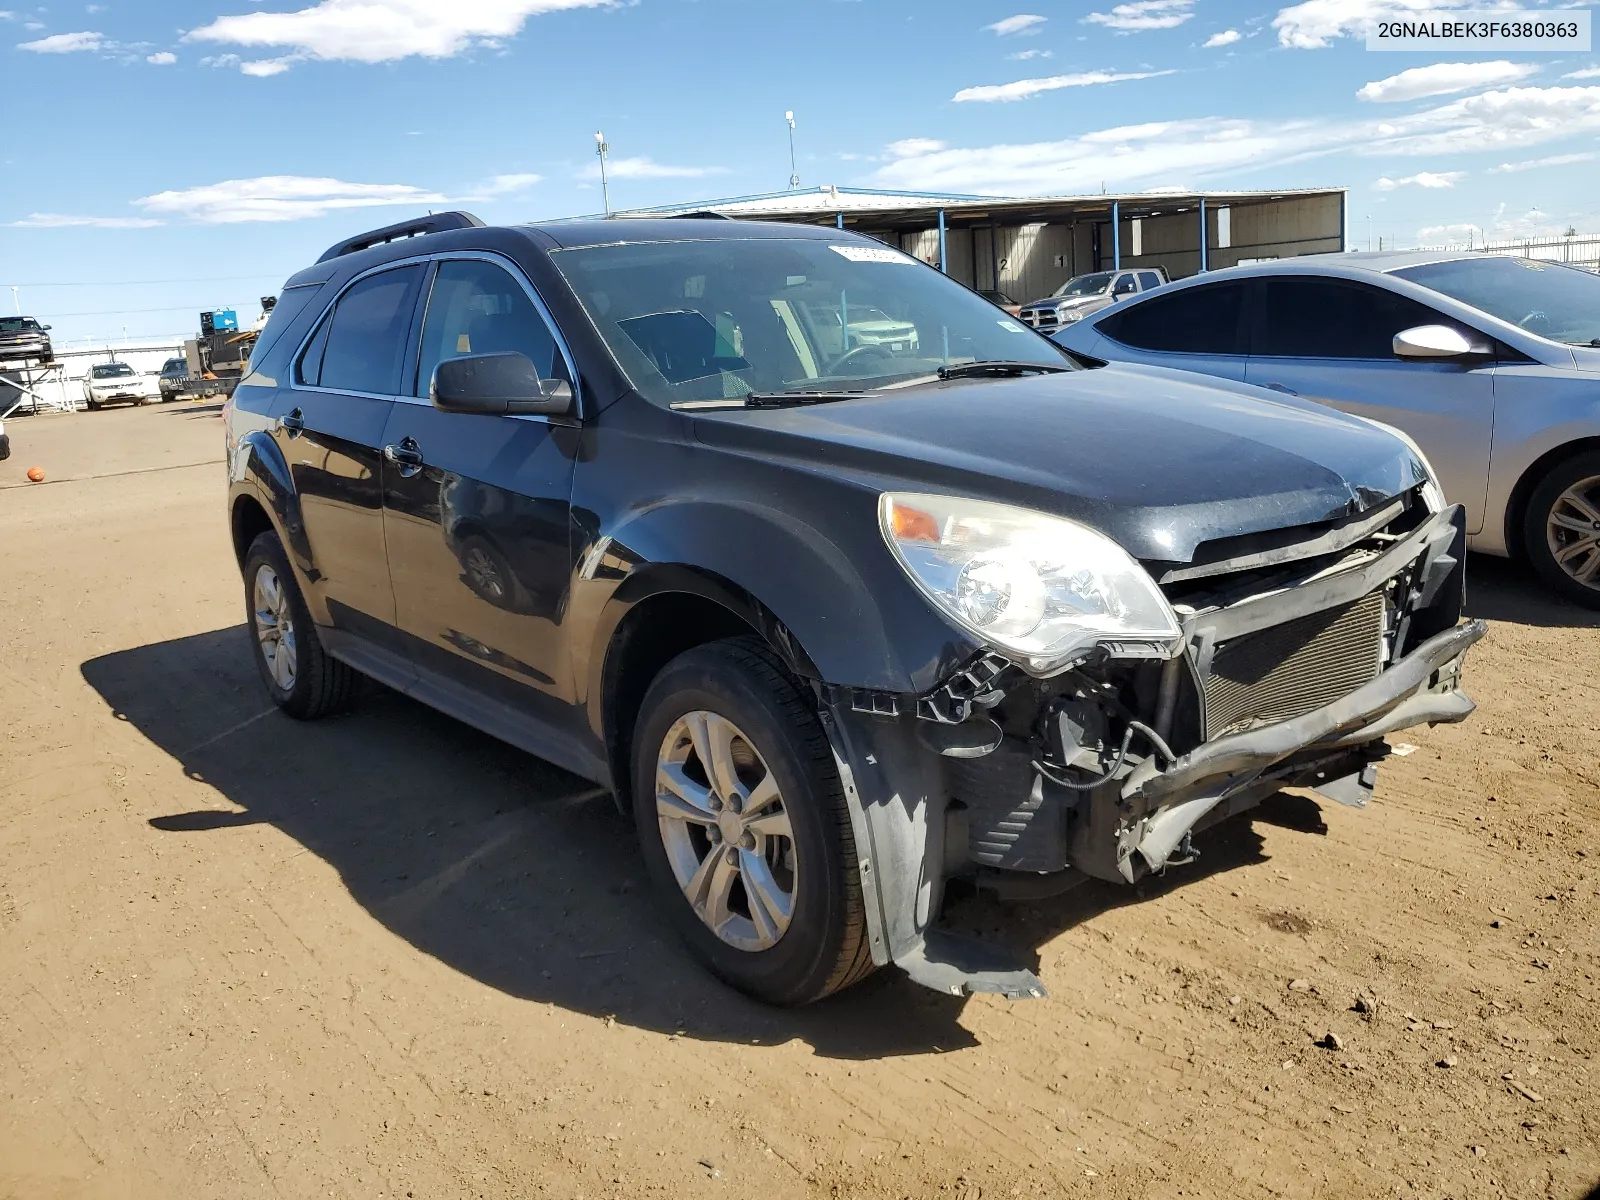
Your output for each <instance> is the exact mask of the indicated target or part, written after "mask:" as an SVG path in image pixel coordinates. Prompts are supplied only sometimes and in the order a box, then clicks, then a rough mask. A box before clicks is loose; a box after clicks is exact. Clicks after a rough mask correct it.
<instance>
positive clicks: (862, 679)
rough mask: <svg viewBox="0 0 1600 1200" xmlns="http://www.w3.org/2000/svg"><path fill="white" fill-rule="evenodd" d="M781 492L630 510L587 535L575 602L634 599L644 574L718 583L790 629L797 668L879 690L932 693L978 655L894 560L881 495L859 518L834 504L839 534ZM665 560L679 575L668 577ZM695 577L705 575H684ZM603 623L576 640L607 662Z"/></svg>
mask: <svg viewBox="0 0 1600 1200" xmlns="http://www.w3.org/2000/svg"><path fill="white" fill-rule="evenodd" d="M782 499H783V497H782V496H781V494H780V495H774V496H773V497H771V499H770V500H766V501H761V500H746V499H742V498H740V499H736V498H723V497H717V498H707V499H690V500H665V501H660V502H658V503H656V504H654V505H651V506H649V507H644V508H641V509H639V510H636V511H635V512H632V513H630V514H628V515H627V516H626V517H625V518H623V519H621V520H618V521H617V522H616V523H615V524H614V526H613V527H612V528H611V529H610V530H609V531H608V532H607V533H605V534H602V535H599V536H591V537H589V538H588V539H586V540H585V543H584V545H583V548H582V550H581V551H580V553H579V556H578V557H579V570H578V578H577V580H576V581H575V587H574V599H575V601H576V602H577V603H575V605H574V607H575V608H576V609H579V610H588V611H591V612H596V613H603V612H605V610H607V609H609V608H612V607H613V605H615V604H619V603H620V604H623V605H627V606H631V605H629V604H628V599H627V598H628V595H629V593H628V592H625V591H624V590H623V589H624V587H625V585H627V584H628V582H629V580H631V579H633V578H634V577H636V576H637V577H640V578H644V579H649V580H652V581H655V582H654V583H651V584H645V583H634V584H632V585H631V586H632V587H636V588H638V587H653V586H659V584H660V582H661V581H664V580H669V579H670V580H675V581H677V583H678V585H680V586H683V587H685V588H687V589H688V590H698V589H699V588H701V587H712V588H713V591H715V593H716V594H713V595H710V596H709V598H711V599H716V600H718V601H719V602H721V603H724V604H727V605H729V606H730V607H733V608H734V611H736V612H740V613H741V615H744V614H745V612H746V611H748V612H749V613H751V614H752V616H753V618H754V619H752V616H747V617H746V619H747V620H750V622H751V623H752V624H753V625H755V627H756V628H763V625H762V622H765V623H766V624H767V625H768V626H770V627H771V628H773V629H774V630H781V631H783V633H782V636H783V637H784V638H786V639H787V640H788V647H787V648H786V646H785V645H783V644H779V643H776V642H775V643H774V644H775V645H776V646H777V648H778V650H779V651H780V653H785V654H790V655H792V658H793V661H794V665H795V669H796V670H797V671H798V673H800V674H803V675H806V676H809V677H811V678H813V679H816V680H819V681H821V682H826V683H832V684H838V685H842V686H847V687H855V688H863V689H871V690H875V691H888V692H902V693H905V692H923V691H926V690H928V689H929V688H931V687H933V686H934V685H935V684H937V683H938V682H939V680H940V679H941V678H943V677H944V675H946V674H948V673H949V672H950V671H951V670H953V669H955V667H956V666H958V665H959V664H961V663H963V662H965V661H967V660H968V659H970V658H971V657H972V655H973V654H974V653H976V652H977V650H978V646H977V644H976V643H975V642H973V641H970V640H968V639H966V638H965V637H964V636H963V635H962V634H961V633H960V632H959V631H958V630H956V629H955V627H954V626H952V625H950V624H949V623H947V622H945V621H944V620H942V619H941V618H940V617H939V616H938V615H937V614H936V613H935V612H934V610H933V608H932V606H931V605H929V604H928V602H927V601H926V600H924V599H923V597H922V596H921V594H920V593H918V592H917V591H916V589H915V588H914V587H913V586H912V585H911V582H910V580H908V579H907V578H906V577H905V575H904V572H902V571H901V570H900V568H899V566H898V565H897V564H896V563H895V562H894V561H893V559H892V558H891V556H890V554H889V552H888V549H887V548H886V547H885V546H884V545H883V539H882V536H881V535H880V534H879V532H878V523H877V512H876V496H875V495H874V496H873V497H871V499H870V502H868V503H864V504H862V505H861V507H862V509H863V511H862V512H860V513H859V514H856V513H849V512H846V513H840V512H838V511H837V510H830V512H829V516H830V519H831V521H832V523H833V524H834V525H835V526H836V528H835V529H834V530H831V531H824V530H822V529H820V528H818V527H817V526H815V525H813V524H810V523H808V522H807V521H805V520H802V519H800V518H798V517H796V516H795V515H793V512H792V511H790V510H788V509H786V508H785V507H783V506H782V505H781V501H782ZM795 507H800V506H799V505H796V506H795ZM682 564H693V570H692V571H691V570H690V569H689V568H688V567H684V566H682ZM667 567H678V568H679V572H677V573H673V572H668V573H666V574H663V573H662V569H663V568H667ZM692 578H697V579H699V580H701V581H704V582H702V583H698V584H695V583H688V582H686V581H687V580H690V579H692ZM712 581H714V583H713V582H712ZM606 624H607V622H606V621H605V620H597V621H596V622H595V632H594V635H593V636H594V640H588V639H580V642H579V644H588V645H591V646H593V647H594V651H595V654H594V655H593V656H592V658H593V657H600V658H603V657H604V649H605V645H606V644H607V643H606V642H605V641H604V640H603V639H604V637H605V635H606V633H607V629H606ZM610 628H612V629H614V628H615V624H614V623H612V624H611V626H610ZM763 632H765V629H763ZM769 640H772V638H770V637H769Z"/></svg>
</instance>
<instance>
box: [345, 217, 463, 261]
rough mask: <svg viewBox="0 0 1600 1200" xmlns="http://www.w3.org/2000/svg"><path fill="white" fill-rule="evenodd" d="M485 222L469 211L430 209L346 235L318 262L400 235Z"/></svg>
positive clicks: (440, 231) (398, 237)
mask: <svg viewBox="0 0 1600 1200" xmlns="http://www.w3.org/2000/svg"><path fill="white" fill-rule="evenodd" d="M482 228H483V222H482V221H480V220H478V218H477V217H475V216H473V215H472V214H471V213H469V212H443V213H429V214H428V215H427V216H425V217H419V218H417V219H416V220H414V221H401V222H400V223H399V224H398V225H385V226H384V227H383V228H382V229H372V230H369V231H367V232H366V233H362V234H357V235H356V236H355V237H353V238H347V239H345V240H344V241H342V242H340V243H338V244H337V245H334V246H330V247H328V249H327V251H326V252H324V254H323V255H322V257H321V258H319V259H317V261H318V262H319V263H324V262H327V261H328V260H329V259H330V258H341V257H343V256H344V255H346V254H354V253H355V252H356V251H357V250H367V249H370V248H371V247H373V246H381V245H383V244H384V243H385V242H398V241H399V240H400V239H401V238H411V237H422V236H423V235H424V234H429V233H444V232H445V231H446V230H450V229H482Z"/></svg>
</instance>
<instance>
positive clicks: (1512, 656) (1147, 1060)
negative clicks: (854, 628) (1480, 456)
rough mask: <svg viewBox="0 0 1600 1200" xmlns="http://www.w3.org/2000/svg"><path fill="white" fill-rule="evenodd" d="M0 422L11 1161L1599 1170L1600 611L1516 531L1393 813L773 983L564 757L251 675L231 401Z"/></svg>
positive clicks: (1378, 1191)
mask: <svg viewBox="0 0 1600 1200" xmlns="http://www.w3.org/2000/svg"><path fill="white" fill-rule="evenodd" d="M8 428H9V430H10V432H11V433H12V435H13V441H14V445H15V453H14V455H13V457H12V459H11V460H10V461H9V462H6V463H0V617H3V620H0V702H3V709H4V727H3V730H0V763H3V771H0V1197H4V1198H6V1200H11V1198H17V1200H23V1198H25V1200H56V1198H64V1197H80V1196H84V1197H95V1198H102V1197H176V1196H184V1197H188V1196H195V1197H202V1196H203V1197H254V1196H281V1197H302V1196H313V1195H315V1196H349V1197H361V1198H368V1197H409V1198H416V1200H422V1198H429V1200H431V1198H434V1197H468V1196H471V1197H480V1196H481V1197H526V1196H551V1197H564V1198H577V1197H590V1198H596V1197H612V1196H615V1197H632V1196H643V1195H666V1196H697V1197H716V1196H729V1197H746V1196H760V1197H762V1198H763V1200H783V1198H787V1197H834V1196H837V1197H871V1198H878V1197H882V1198H884V1200H893V1198H898V1197H923V1196H930V1197H933V1196H936V1197H951V1198H953V1200H995V1198H998V1197H1012V1196H1017V1197H1028V1198H1032V1197H1043V1196H1095V1197H1107V1198H1113V1200H1124V1198H1125V1200H1133V1198H1135V1197H1137V1198H1140V1200H1146V1198H1151V1200H1160V1198H1166V1197H1176V1196H1218V1197H1222V1196H1226V1197H1257V1196H1268V1195H1288V1196H1312V1195H1317V1196H1362V1197H1370V1196H1378V1195H1390V1194H1392V1195H1397V1196H1403V1197H1413V1196H1415V1197H1444V1196H1449V1197H1490V1196H1516V1197H1554V1198H1561V1200H1569V1198H1573V1200H1575V1198H1577V1197H1581V1196H1585V1195H1587V1194H1588V1193H1589V1192H1590V1190H1591V1189H1592V1188H1594V1186H1595V1184H1596V1182H1597V1180H1600V1019H1597V1016H1596V1014H1597V1012H1600V984H1597V979H1596V976H1597V973H1600V944H1597V937H1596V928H1597V923H1596V922H1597V917H1600V897H1597V885H1600V619H1597V616H1596V614H1591V613H1587V612H1584V611H1581V610H1579V609H1576V608H1573V607H1570V606H1567V605H1565V604H1562V603H1559V602H1554V601H1551V600H1549V599H1546V598H1545V597H1543V596H1542V595H1541V594H1540V593H1539V592H1538V590H1537V589H1536V588H1535V587H1534V586H1533V585H1532V584H1531V583H1530V582H1529V581H1528V580H1527V579H1525V578H1524V576H1523V575H1522V573H1521V572H1520V571H1518V570H1517V569H1514V568H1512V567H1510V566H1508V565H1506V564H1502V563H1496V562H1493V561H1487V560H1475V561H1473V562H1472V564H1471V579H1472V599H1471V608H1472V610H1473V611H1474V612H1475V613H1477V614H1479V615H1482V616H1485V617H1487V618H1489V620H1490V621H1491V623H1492V632H1491V635H1490V637H1489V638H1488V639H1487V640H1486V641H1485V642H1484V643H1483V644H1482V645H1481V646H1480V647H1479V648H1478V649H1477V650H1476V651H1475V652H1474V655H1473V657H1472V660H1471V662H1470V664H1469V685H1470V690H1471V691H1472V692H1473V693H1474V694H1475V695H1476V697H1477V698H1478V701H1479V703H1480V705H1481V707H1480V710H1479V712H1478V714H1477V715H1476V716H1475V717H1474V718H1473V719H1472V720H1471V721H1469V722H1468V723H1467V724H1465V725H1462V726H1456V727H1445V728H1440V729H1436V730H1431V731H1427V730H1425V731H1421V732H1418V733H1415V734H1412V735H1407V738H1406V740H1407V741H1409V742H1411V743H1413V744H1414V747H1415V749H1414V751H1413V752H1411V753H1410V754H1408V755H1407V756H1406V757H1403V758H1399V759H1396V760H1394V761H1392V762H1391V763H1390V764H1389V765H1387V766H1386V767H1385V769H1384V772H1383V775H1382V779H1381V782H1380V785H1379V790H1378V796H1377V799H1376V801H1375V803H1374V804H1373V806H1372V807H1371V808H1369V809H1368V810H1367V811H1364V812H1358V811H1353V810H1349V809H1345V808H1340V807H1338V806H1336V805H1321V806H1319V805H1317V804H1314V803H1312V802H1311V801H1310V800H1308V799H1305V798H1303V797H1287V796H1286V797H1282V798H1279V799H1278V800H1275V801H1273V802H1271V803H1270V804H1269V805H1267V806H1266V807H1265V808H1263V809H1261V810H1260V811H1258V812H1257V813H1254V814H1252V815H1251V817H1250V818H1247V819H1242V820H1237V821H1235V822H1232V823H1230V824H1227V825H1224V826H1222V827H1219V828H1218V829H1216V830H1214V831H1212V832H1211V833H1210V834H1208V835H1207V836H1205V837H1204V838H1203V839H1200V842H1199V849H1200V850H1201V853H1202V857H1201V858H1200V859H1199V861H1198V862H1197V863H1195V864H1194V865H1193V866H1190V867H1186V868H1180V869H1175V870H1173V871H1172V872H1170V873H1169V875H1168V876H1167V877H1166V878H1165V879H1164V880H1162V881H1158V882H1156V883H1155V884H1153V885H1152V886H1148V887H1145V888H1143V889H1141V890H1140V891H1138V892H1137V893H1135V892H1133V891H1122V890H1118V889H1114V888H1111V887H1100V886H1098V885H1091V886H1088V887H1085V888H1082V889H1079V890H1078V891H1077V892H1074V893H1072V894H1070V895H1068V896H1065V897H1061V898H1059V899H1057V900H1052V901H1047V902H1032V903H1028V904H1012V905H1006V904H1001V903H1000V902H998V901H992V900H986V899H982V898H979V899H975V900H968V901H964V902H963V903H962V906H961V907H962V911H961V913H960V914H959V915H960V917H961V919H962V920H963V921H964V922H966V923H967V924H969V925H977V926H982V927H985V928H995V929H999V930H1000V931H1001V933H1002V935H1003V936H1005V937H1006V938H1008V939H1009V940H1012V941H1014V942H1017V943H1018V944H1021V945H1023V946H1024V947H1025V948H1026V949H1027V950H1028V951H1030V952H1033V953H1036V955H1037V960H1038V964H1039V967H1038V969H1039V973H1040V975H1041V976H1042V978H1043V979H1044V981H1045V983H1046V985H1047V986H1048V987H1049V989H1050V992H1051V995H1050V997H1049V998H1048V999H1046V1000H1041V1001H1032V1002H1026V1003H1017V1004H1010V1003H1007V1002H1005V1001H1002V1000H997V999H992V998H987V997H985V998H979V999H973V1000H965V1001H961V1000H956V999H953V998H950V997H943V996H938V995H934V994H932V993H929V992H926V991H923V990H921V989H918V988H916V987H914V986H913V985H911V984H909V983H908V982H907V981H905V980H904V979H903V978H902V977H900V976H898V975H897V973H894V972H880V973H879V974H878V975H877V976H875V977H874V978H873V979H872V980H869V981H868V983H867V984H866V985H864V986H863V987H861V988H859V989H857V990H855V991H852V992H849V993H846V994H845V995H843V996H840V997H836V998H835V999H833V1000H831V1001H829V1002H827V1003H825V1004H823V1005H820V1006H817V1007H815V1008H812V1009H809V1010H805V1011H800V1012H781V1011H773V1010H768V1009H764V1008H761V1007H759V1006H757V1005H754V1004H752V1003H750V1002H747V1001H745V1000H743V999H742V998H740V997H739V996H737V995H735V994H733V993H731V992H729V991H728V990H727V989H725V988H723V987H722V986H720V985H719V984H717V983H716V982H715V981H713V980H711V979H710V978H708V977H707V976H705V975H704V974H703V973H701V972H700V971H699V970H698V969H697V968H696V967H694V966H693V965H691V964H690V963H689V962H688V961H687V960H686V958H685V957H684V955H683V954H682V953H681V952H680V951H679V949H678V947H677V945H676V944H675V943H674V942H673V940H672V937H671V934H670V932H669V931H668V930H667V928H666V926H665V925H664V923H663V922H662V920H661V919H660V917H659V915H658V913H657V911H656V908H655V905H654V904H653V902H652V900H651V898H650V896H649V895H648V893H647V892H646V889H645V886H644V878H643V871H642V867H641V864H640V862H639V859H638V856H637V853H636V851H635V849H634V847H633V845H632V842H631V840H630V833H629V827H628V824H627V823H626V822H625V821H623V820H622V819H621V818H619V817H618V816H617V815H616V813H615V812H614V810H613V809H612V807H611V804H610V802H609V800H608V799H607V798H604V797H600V796H596V795H595V794H594V790H593V789H592V788H590V787H588V786H587V785H585V784H583V783H582V782H581V781H578V780H575V779H573V778H572V777H570V776H567V775H564V774H562V773H561V772H559V771H557V770H555V769H554V768H551V767H548V766H545V765H543V764H542V763H540V762H538V761H535V760H532V759H529V758H526V757H523V756H522V755H520V754H518V753H517V752H515V751H513V750H511V749H509V748H507V747H505V746H503V745H501V744H500V743H497V742H495V741H493V740H491V739H489V738H487V737H484V736H482V735H479V734H477V733H475V732H473V731H472V730H469V729H467V728H465V727H463V726H461V725H458V724H456V723H454V722H452V721H450V720H448V719H446V718H444V717H441V716H438V715H436V714H434V713H432V712H430V711H428V710H426V709H423V708H421V707H419V706H418V705H416V704H413V703H412V702H410V701H407V700H404V699H402V698H399V697H397V696H395V695H393V694H389V693H385V692H381V691H379V690H376V689H374V690H373V691H372V693H371V694H369V695H368V696H367V697H366V698H365V699H364V701H363V702H362V704H361V705H360V707H359V709H358V711H357V712H356V713H355V714H354V715H352V716H349V717H346V718H342V719H339V720H335V721H329V722H324V723H321V724H315V725H301V724H296V723H294V722H292V721H290V720H288V719H286V718H284V717H282V716H280V715H278V714H277V713H276V712H275V711H274V710H272V709H271V707H270V705H269V703H268V701H267V698H266V696H265V694H264V692H263V691H262V689H261V687H260V685H259V683H258V681H257V679H256V677H255V675H254V670H253V667H252V665H251V660H250V656H249V653H248V648H247V643H246V640H245V636H244V632H243V628H242V617H243V612H242V591H241V587H240V583H239V579H238V576H237V572H236V570H235V567H234V563H233V561H232V556H231V553H230V550H229V547H228V542H227V536H226V529H225V521H224V519H223V513H222V495H223V487H224V483H223V468H222V463H221V459H222V446H221V428H220V421H219V416H218V413H217V411H216V408H215V407H214V406H207V405H199V404H192V403H181V404H175V405H167V406H162V407H152V408H146V409H137V410H113V411H106V412H100V413H84V414H78V415H72V416H39V417H31V418H18V419H14V420H13V421H11V422H8ZM34 464H37V465H39V466H41V467H43V468H44V470H45V471H46V472H47V474H48V480H47V482H45V483H43V484H37V485H30V484H27V483H25V482H24V477H23V472H24V471H25V470H26V468H27V467H28V466H30V465H34ZM1358 997H1363V998H1364V999H1363V1000H1362V1006H1363V1007H1365V1008H1366V1009H1367V1010H1368V1011H1365V1012H1363V1011H1358V1010H1357V1008H1356V1007H1355V1005H1356V1001H1357V998H1358ZM1329 1034H1332V1035H1334V1036H1333V1037H1332V1038H1329V1037H1327V1036H1326V1035H1329Z"/></svg>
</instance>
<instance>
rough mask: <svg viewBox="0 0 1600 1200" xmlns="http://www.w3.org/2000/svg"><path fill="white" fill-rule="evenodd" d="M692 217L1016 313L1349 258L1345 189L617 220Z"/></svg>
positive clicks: (759, 203)
mask: <svg viewBox="0 0 1600 1200" xmlns="http://www.w3.org/2000/svg"><path fill="white" fill-rule="evenodd" d="M693 212H715V213H720V214H722V215H725V216H729V217H738V218H741V219H744V220H758V221H796V222H802V223H805V224H813V225H837V226H839V227H840V228H841V229H852V230H855V231H857V232H860V233H865V234H870V235H871V236H873V237H876V238H879V239H881V240H882V241H885V242H888V243H889V244H890V245H892V246H897V247H899V248H900V249H902V250H904V251H905V252H906V253H908V254H912V255H915V256H916V257H918V258H920V259H922V260H923V261H925V262H929V263H933V264H934V265H936V266H937V265H942V266H943V268H944V269H945V270H946V271H948V272H949V273H950V274H951V275H953V276H955V277H956V278H957V279H959V280H961V281H962V282H963V283H965V284H967V285H968V286H970V287H975V288H978V289H979V290H983V291H987V290H991V289H992V290H996V291H1001V292H1004V293H1006V294H1007V295H1008V296H1011V297H1012V298H1013V299H1015V300H1017V301H1019V302H1025V301H1028V300H1032V299H1035V298H1038V297H1041V296H1046V295H1048V294H1049V293H1050V292H1052V291H1054V290H1055V289H1056V288H1057V287H1059V286H1060V285H1061V284H1063V283H1065V282H1066V281H1067V280H1068V279H1070V278H1072V276H1074V275H1081V274H1083V273H1084V272H1086V271H1096V270H1104V269H1107V268H1110V267H1115V266H1121V267H1140V266H1146V267H1148V266H1161V267H1165V268H1166V270H1167V273H1168V274H1169V275H1170V276H1171V277H1172V278H1173V279H1179V278H1182V277H1184V276H1186V275H1193V274H1195V273H1196V272H1198V271H1202V270H1214V269H1216V268H1218V267H1231V266H1234V265H1236V264H1237V263H1240V262H1252V261H1257V260H1260V259H1269V258H1289V257H1292V256H1294V255H1300V254H1325V253H1330V252H1338V251H1342V250H1344V249H1345V190H1344V189H1343V188H1317V189H1299V190H1291V191H1279V192H1221V191H1206V192H1165V191H1163V192H1135V193H1128V194H1123V195H1100V196H1036V197H1029V198H1013V197H997V196H959V195H939V194H928V193H920V192H893V191H868V190H861V189H856V188H843V187H832V186H829V187H820V188H805V189H796V190H794V191H787V192H771V193H768V194H766V195H760V196H734V197H729V198H725V199H721V200H704V201H699V202H696V203H693V204H674V205H667V206H663V207H660V208H650V209H632V210H629V211H627V212H622V213H618V214H617V215H618V216H619V217H660V216H677V215H682V214H686V213H693ZM1202 223H1203V224H1204V227H1205V231H1206V235H1205V240H1204V244H1203V245H1202V241H1201V237H1200V229H1201V226H1202Z"/></svg>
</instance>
